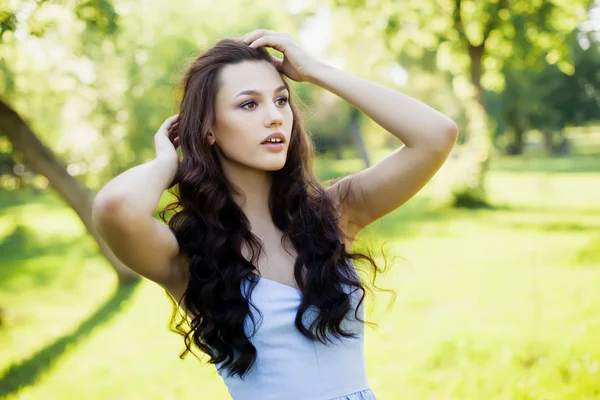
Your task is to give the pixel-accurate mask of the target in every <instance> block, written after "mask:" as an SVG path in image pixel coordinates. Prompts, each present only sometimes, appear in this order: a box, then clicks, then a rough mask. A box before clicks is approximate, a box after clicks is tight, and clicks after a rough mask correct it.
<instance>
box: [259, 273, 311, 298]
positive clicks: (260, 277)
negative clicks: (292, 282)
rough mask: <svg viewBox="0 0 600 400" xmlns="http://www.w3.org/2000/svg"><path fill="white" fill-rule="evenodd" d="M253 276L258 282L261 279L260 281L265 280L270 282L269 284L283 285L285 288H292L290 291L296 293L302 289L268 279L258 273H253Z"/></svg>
mask: <svg viewBox="0 0 600 400" xmlns="http://www.w3.org/2000/svg"><path fill="white" fill-rule="evenodd" d="M254 276H256V277H257V278H258V281H259V282H260V281H262V282H266V283H271V284H274V286H280V287H283V288H285V289H287V290H292V291H294V292H296V293H297V294H298V295H301V294H302V291H301V290H300V289H297V288H295V287H292V286H289V285H286V284H284V283H281V282H277V281H274V280H272V279H268V278H265V277H262V276H260V275H256V274H254Z"/></svg>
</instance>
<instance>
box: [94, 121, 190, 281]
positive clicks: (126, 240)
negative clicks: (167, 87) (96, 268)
mask: <svg viewBox="0 0 600 400" xmlns="http://www.w3.org/2000/svg"><path fill="white" fill-rule="evenodd" d="M176 117H177V116H173V117H171V118H169V119H167V120H166V121H165V122H164V123H163V125H162V126H161V127H160V129H159V131H158V132H157V133H156V135H155V147H156V158H155V159H153V160H152V161H149V162H147V163H145V164H142V165H138V166H135V167H133V168H131V169H129V170H127V171H125V172H123V173H122V174H120V175H118V176H117V177H115V178H114V179H112V180H111V181H110V182H108V183H107V184H106V185H105V186H104V187H103V188H102V189H100V191H99V192H98V193H97V195H96V197H95V199H94V202H93V208H92V219H93V223H94V227H95V228H96V230H97V231H98V233H99V234H100V236H102V238H103V239H104V240H105V241H106V243H107V244H108V246H109V247H110V248H111V250H112V251H113V253H114V254H115V255H116V256H117V257H118V258H119V259H120V260H121V261H122V262H123V263H124V264H125V265H127V266H128V267H129V268H131V269H132V270H134V271H136V272H137V273H139V274H140V275H142V276H144V277H146V278H148V279H150V280H152V281H154V282H156V283H158V284H159V285H161V286H163V287H164V288H166V289H168V290H173V291H177V292H179V291H180V289H181V288H183V287H184V285H186V284H187V277H186V274H185V271H186V268H184V267H183V264H182V261H183V260H182V257H181V256H180V255H179V245H178V243H177V239H176V238H175V235H174V234H173V232H172V231H171V230H170V229H169V227H168V226H166V225H164V224H163V223H161V222H160V221H159V220H157V219H156V218H154V217H153V216H152V214H153V213H154V212H155V211H156V209H157V208H158V205H159V201H160V197H161V195H162V193H163V192H164V191H165V190H166V189H168V187H169V185H170V184H171V183H172V181H173V179H174V177H175V173H176V172H177V167H178V163H179V160H178V156H177V152H176V150H175V149H176V147H177V142H178V140H176V139H175V136H176V130H177V129H176V128H177V124H175V125H174V123H175V121H176ZM174 143H175V144H174Z"/></svg>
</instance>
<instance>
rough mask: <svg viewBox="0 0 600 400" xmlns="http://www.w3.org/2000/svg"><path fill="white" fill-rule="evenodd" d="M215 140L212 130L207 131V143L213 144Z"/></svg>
mask: <svg viewBox="0 0 600 400" xmlns="http://www.w3.org/2000/svg"><path fill="white" fill-rule="evenodd" d="M215 141H216V138H215V135H214V134H213V133H212V132H208V144H210V145H211V146H212V145H213V144H215Z"/></svg>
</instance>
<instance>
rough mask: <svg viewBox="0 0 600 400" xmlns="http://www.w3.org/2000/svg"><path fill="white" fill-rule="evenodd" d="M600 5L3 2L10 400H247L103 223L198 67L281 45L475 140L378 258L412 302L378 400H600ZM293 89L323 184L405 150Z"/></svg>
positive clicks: (395, 322)
mask: <svg viewBox="0 0 600 400" xmlns="http://www.w3.org/2000/svg"><path fill="white" fill-rule="evenodd" d="M598 6H600V5H598V4H594V2H593V1H584V0H569V1H566V0H549V1H546V0H535V1H534V0H528V1H520V0H495V1H484V0H405V1H392V0H369V1H367V0H329V1H316V0H302V1H300V0H290V1H276V0H270V1H267V0H254V1H245V0H220V1H219V2H213V1H208V0H195V1H193V2H184V1H177V0H169V1H165V0H152V1H149V0H133V1H117V0H116V1H110V0H88V1H84V0H82V1H66V0H65V1H44V0H35V1H28V0H2V1H0V398H6V399H11V400H14V399H44V400H46V399H192V398H194V399H227V398H229V396H228V394H227V389H226V387H225V386H224V384H223V382H222V381H221V379H220V377H219V376H218V375H217V374H216V371H215V370H214V367H212V366H211V365H206V364H202V363H200V362H199V361H198V360H197V359H196V358H194V357H193V356H188V357H187V358H186V359H185V360H180V359H179V357H178V355H179V353H180V351H181V350H182V349H183V342H182V340H181V338H180V337H179V336H178V335H175V334H174V333H171V332H169V330H168V327H167V325H168V320H169V319H170V316H171V304H170V302H169V301H168V299H167V297H166V295H165V293H164V291H163V290H162V289H161V288H160V287H158V286H157V285H155V284H153V283H151V282H149V281H146V280H139V279H136V277H135V276H132V275H131V274H130V273H128V271H127V270H125V269H123V268H122V266H120V265H119V262H118V260H115V259H114V258H111V255H110V254H109V253H107V250H106V248H104V247H103V246H102V244H101V243H99V242H98V241H97V236H96V234H95V233H94V232H93V229H92V228H91V225H90V210H91V201H92V199H93V196H94V193H95V192H96V191H97V190H98V189H99V188H100V187H101V186H102V185H103V184H105V183H106V182H108V180H110V179H111V177H114V176H115V175H117V174H118V173H120V172H122V171H124V170H126V169H128V168H131V167H132V166H134V165H137V164H140V163H143V162H145V161H148V160H150V159H151V158H152V157H153V155H154V153H153V151H154V149H153V140H152V139H153V135H154V133H155V132H156V130H157V129H158V127H159V126H160V124H161V123H162V122H163V121H164V120H165V119H166V118H167V117H168V116H170V115H173V114H174V113H176V112H177V110H176V106H177V92H178V84H179V80H180V78H181V76H182V74H183V71H184V70H185V66H186V65H187V63H189V61H190V60H191V59H193V58H194V57H196V56H197V55H199V54H200V53H201V52H202V51H203V50H204V49H206V48H208V47H210V46H211V44H213V43H215V42H216V41H218V40H219V39H221V38H224V37H239V36H241V35H243V34H245V33H247V32H249V31H251V30H254V29H256V28H267V29H273V30H277V31H283V32H288V33H290V34H291V35H292V36H293V37H294V38H295V39H297V40H298V42H299V43H300V44H301V45H302V46H303V47H305V48H306V49H307V50H309V51H310V52H311V54H313V55H315V56H316V57H319V58H320V59H322V60H324V61H326V62H328V63H330V64H332V65H334V66H336V67H338V68H342V69H344V70H346V71H348V72H350V73H353V74H355V75H358V76H361V77H364V78H367V79H371V80H374V81H377V82H379V83H382V84H384V85H387V86H390V87H393V88H395V89H397V90H399V91H401V92H403V93H406V94H409V95H411V96H414V97H416V98H418V99H419V100H421V101H424V102H425V103H427V104H429V105H431V106H432V107H434V108H436V109H438V110H440V111H442V112H444V113H445V114H447V115H448V116H450V117H451V118H453V119H454V120H455V121H456V122H457V124H458V125H459V129H460V137H459V141H458V143H457V145H456V147H455V149H454V151H453V153H452V155H451V157H450V158H449V160H448V161H447V163H446V164H445V165H444V166H443V168H442V169H441V170H440V172H439V173H438V174H437V175H436V176H435V177H434V179H432V181H431V182H430V183H428V185H427V186H426V187H425V188H424V189H423V190H422V191H421V192H420V193H419V194H418V195H417V196H416V197H415V198H413V199H412V200H410V201H409V202H408V203H407V204H405V205H404V206H402V207H401V208H400V209H398V210H396V211H395V212H393V213H391V214H389V215H387V216H386V217H384V218H383V219H381V220H380V221H377V222H376V223H374V224H372V225H371V226H369V227H368V228H367V229H365V230H364V231H363V232H361V234H360V235H359V238H358V240H357V242H356V249H358V250H364V249H367V248H371V249H372V251H373V254H374V255H375V256H377V260H378V261H379V262H380V263H381V264H382V265H383V263H384V262H385V261H387V262H388V264H389V267H388V269H387V270H386V272H385V273H384V274H380V275H378V276H377V282H376V283H377V285H378V286H380V287H383V288H386V289H391V290H393V291H394V292H395V294H396V297H395V302H392V296H391V295H390V294H389V293H387V292H378V291H375V292H374V294H375V297H374V298H373V299H372V300H371V303H370V306H372V312H371V313H369V314H368V315H367V318H368V320H370V321H373V322H375V323H377V325H378V326H377V327H376V328H374V329H373V328H371V327H368V326H367V327H366V338H365V347H366V358H367V372H368V376H369V382H370V384H371V386H372V388H373V390H374V392H375V394H376V395H377V396H378V398H381V399H383V400H387V399H431V400H442V399H443V400H450V399H452V400H454V399H457V400H458V399H472V400H480V399H523V400H525V399H531V400H534V399H535V400H537V399H548V400H550V399H600V126H599V124H598V123H597V121H598V119H599V118H598V117H599V115H600V111H599V110H600V107H599V104H600V103H599V98H600V97H599V93H598V90H600V73H599V72H598V71H600V69H599V68H598V67H599V66H600V53H599V49H600V47H599V46H600V43H599V42H598V40H600V36H599V33H598V30H600V8H598ZM274 54H276V55H277V53H276V52H274ZM293 86H294V88H295V89H296V91H297V93H298V96H299V97H300V98H301V99H302V100H303V101H304V102H305V103H306V106H307V107H306V118H307V121H308V127H309V129H310V132H311V135H312V136H313V139H314V141H315V143H316V145H317V149H318V158H317V159H316V162H315V168H316V170H317V172H318V175H319V177H320V178H322V179H323V180H326V179H330V178H334V177H337V176H340V175H344V174H349V173H353V172H356V171H359V170H361V169H364V168H366V167H368V166H370V165H373V164H374V163H376V162H377V161H379V160H381V159H382V158H383V157H385V156H386V155H387V154H389V153H390V152H391V151H393V150H394V149H395V148H397V147H398V146H400V145H401V143H400V142H399V141H398V140H397V139H396V138H395V137H393V135H391V134H389V133H387V132H385V131H383V130H382V129H381V128H380V127H378V126H377V125H376V124H374V123H373V122H372V121H370V120H369V119H368V118H366V117H365V116H364V115H362V113H360V112H359V111H358V110H356V109H355V108H353V107H351V106H350V105H348V104H347V103H345V102H343V101H341V100H340V99H338V98H336V97H335V96H333V95H331V94H329V93H327V92H325V91H323V90H321V89H320V88H318V87H315V86H311V85H310V84H307V83H300V84H293ZM168 200H169V197H168V194H167V193H165V196H164V198H163V202H162V204H163V205H164V204H166V202H167V201H168ZM381 246H384V250H385V254H386V256H388V257H387V260H384V258H383V256H382V253H381V251H380V248H381ZM359 266H360V264H359ZM365 278H366V279H370V277H365Z"/></svg>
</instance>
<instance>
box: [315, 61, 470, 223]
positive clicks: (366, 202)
mask: <svg viewBox="0 0 600 400" xmlns="http://www.w3.org/2000/svg"><path fill="white" fill-rule="evenodd" d="M306 80H307V81H308V82H311V83H313V84H315V85H318V86H320V87H322V88H324V89H326V90H328V91H330V92H332V93H334V94H336V95H337V96H339V97H341V98H342V99H344V100H346V101H348V102H349V103H351V104H352V105H353V106H355V107H356V108H358V109H359V110H361V111H362V112H363V113H365V114H366V115H367V116H369V117H370V118H371V119H373V121H375V122H376V123H377V124H379V125H380V126H381V127H382V128H384V129H385V130H387V131H388V132H390V133H391V134H393V135H394V136H396V137H397V138H398V139H400V140H401V141H402V143H403V145H402V146H401V147H400V148H399V149H397V150H395V151H393V152H392V153H391V154H390V155H388V156H387V157H386V158H384V159H383V160H381V161H380V162H378V163H377V164H375V165H373V166H371V167H369V168H367V169H365V170H363V171H360V172H358V173H356V174H354V175H351V176H348V177H345V178H344V179H342V180H340V181H338V182H337V183H336V184H335V185H333V186H331V187H330V188H329V189H328V190H330V192H331V193H332V194H333V195H334V196H336V198H338V199H340V198H344V196H341V194H342V193H345V192H346V190H347V189H348V185H349V183H350V181H352V185H351V186H350V187H349V188H350V192H349V193H348V196H347V197H346V200H345V201H344V204H340V205H341V206H342V208H343V210H344V214H345V216H346V218H347V219H348V220H349V221H347V222H351V224H352V225H353V226H354V228H353V229H354V231H355V232H357V231H359V230H360V229H362V228H364V227H365V226H367V225H368V224H370V223H372V222H374V221H376V220H377V219H379V218H381V217H383V216H384V215H386V214H388V213H390V212H391V211H393V210H395V209H396V208H398V207H400V206H401V205H402V204H404V203H405V202H407V201H408V200H409V199H410V198H411V197H413V196H414V195H415V194H416V193H417V192H418V191H419V190H421V188H423V186H425V184H426V183H427V182H428V181H429V180H430V179H431V178H432V177H433V175H434V174H435V173H436V172H437V171H438V170H439V169H440V167H441V166H442V165H443V164H444V162H445V161H446V159H447V158H448V155H449V154H450V151H451V150H452V147H453V146H454V144H455V143H456V139H457V137H458V128H457V126H456V123H454V121H452V120H451V119H450V118H448V117H446V116H445V115H444V114H442V113H440V112H438V111H436V110H434V109H433V108H431V107H429V106H427V105H426V104H424V103H422V102H420V101H418V100H415V99H413V98H411V97H409V96H406V95H404V94H402V93H400V92H397V91H395V90H393V89H390V88H387V87H385V86H382V85H380V84H377V83H375V82H371V81H369V80H366V79H362V78H359V77H356V76H353V75H351V74H349V73H346V72H344V71H341V70H338V69H336V68H334V67H332V66H329V65H327V64H324V63H322V64H320V65H319V66H318V67H316V68H313V69H311V72H310V75H309V76H308V77H307V79H306ZM350 220H351V221H350Z"/></svg>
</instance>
